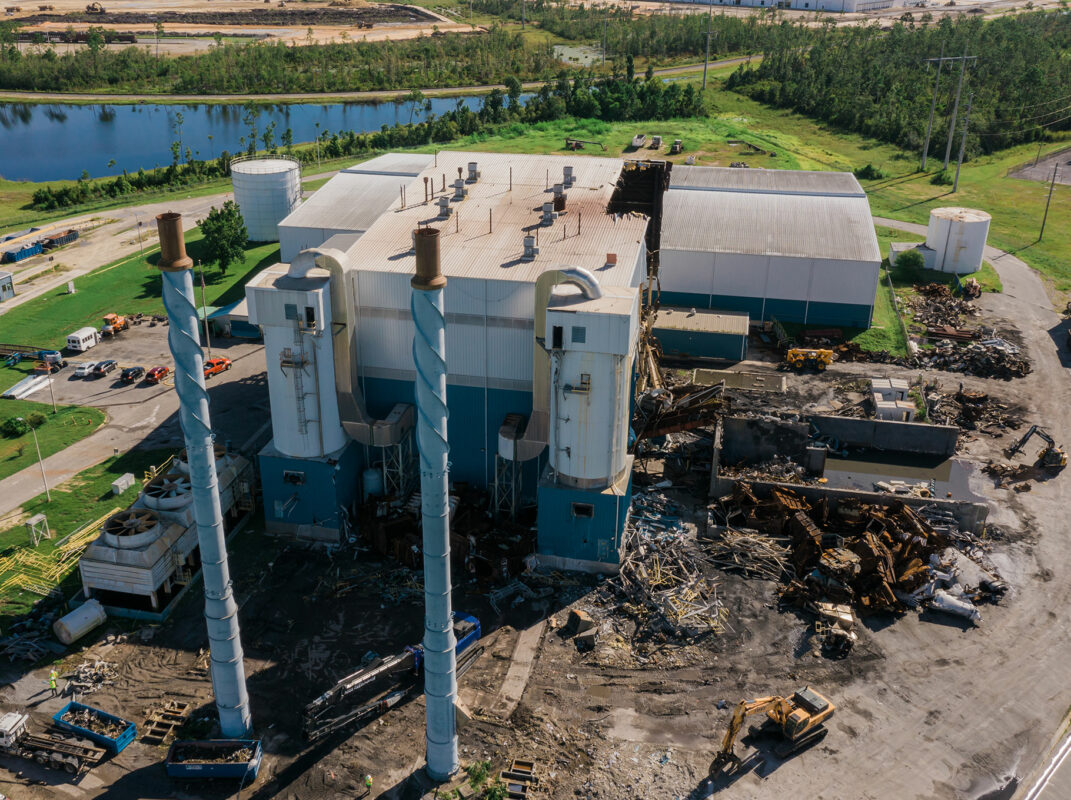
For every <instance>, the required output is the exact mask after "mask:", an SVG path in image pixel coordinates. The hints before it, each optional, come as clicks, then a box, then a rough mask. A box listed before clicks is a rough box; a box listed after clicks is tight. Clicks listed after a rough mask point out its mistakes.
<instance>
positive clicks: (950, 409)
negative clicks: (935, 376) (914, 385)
mask: <svg viewBox="0 0 1071 800" xmlns="http://www.w3.org/2000/svg"><path fill="white" fill-rule="evenodd" d="M926 406H927V409H928V410H927V415H928V416H929V419H930V420H931V421H932V422H933V423H934V424H936V425H955V426H957V427H959V428H962V429H964V430H968V431H978V432H979V433H984V434H985V435H986V436H992V437H999V436H1002V435H1003V434H1004V433H1005V432H1007V431H1009V430H1011V431H1014V430H1018V429H1019V428H1020V427H1021V426H1022V424H1023V418H1022V415H1021V414H1020V413H1019V412H1018V411H1016V410H1014V409H1012V408H1011V407H1009V406H1007V405H1005V404H1004V403H1000V402H998V401H996V400H994V399H993V398H992V397H990V396H989V395H988V394H985V393H984V392H972V391H968V390H964V388H963V384H960V387H959V390H958V391H956V393H955V394H944V393H942V392H941V391H940V390H939V389H938V388H937V387H934V388H933V389H930V390H928V391H927V393H926Z"/></svg>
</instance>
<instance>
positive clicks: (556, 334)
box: [550, 325, 564, 350]
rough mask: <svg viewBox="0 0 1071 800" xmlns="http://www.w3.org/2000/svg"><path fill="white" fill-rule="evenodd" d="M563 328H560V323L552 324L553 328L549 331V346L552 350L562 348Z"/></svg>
mask: <svg viewBox="0 0 1071 800" xmlns="http://www.w3.org/2000/svg"><path fill="white" fill-rule="evenodd" d="M563 330H564V329H563V328H562V326H561V325H555V326H554V330H553V331H552V332H551V333H552V335H551V341H550V346H551V348H553V349H554V350H561V349H562V344H563V342H562V339H563V338H564V333H563Z"/></svg>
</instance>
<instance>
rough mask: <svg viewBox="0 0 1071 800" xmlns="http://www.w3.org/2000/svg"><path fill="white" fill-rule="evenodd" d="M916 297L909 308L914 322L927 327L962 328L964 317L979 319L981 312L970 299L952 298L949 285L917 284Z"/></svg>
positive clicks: (911, 300) (909, 304) (909, 302)
mask: <svg viewBox="0 0 1071 800" xmlns="http://www.w3.org/2000/svg"><path fill="white" fill-rule="evenodd" d="M915 291H916V292H917V293H918V294H917V296H916V297H912V298H911V299H910V300H909V301H908V303H907V306H908V308H909V309H910V310H911V315H912V317H913V319H914V321H915V322H916V323H918V324H921V325H925V326H927V327H934V326H936V327H942V326H948V327H952V328H960V327H962V324H963V318H964V317H977V316H979V315H980V312H979V311H978V309H977V308H976V307H975V305H974V304H973V303H972V302H971V301H970V300H969V299H959V298H956V297H953V296H952V290H951V289H950V288H949V287H948V285H947V284H943V283H926V284H922V285H919V284H916V285H915Z"/></svg>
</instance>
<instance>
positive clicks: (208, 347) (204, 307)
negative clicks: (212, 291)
mask: <svg viewBox="0 0 1071 800" xmlns="http://www.w3.org/2000/svg"><path fill="white" fill-rule="evenodd" d="M197 270H198V272H200V273H201V315H202V316H203V317H204V320H205V349H206V350H207V351H208V357H209V358H212V340H211V339H209V338H208V302H207V301H206V300H205V268H204V267H203V266H201V259H197Z"/></svg>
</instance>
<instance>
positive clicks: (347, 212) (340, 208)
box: [279, 172, 423, 233]
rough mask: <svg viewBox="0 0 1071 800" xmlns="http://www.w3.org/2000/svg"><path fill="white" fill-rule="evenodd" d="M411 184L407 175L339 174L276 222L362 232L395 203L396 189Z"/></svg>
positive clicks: (282, 224) (302, 226) (289, 225)
mask: <svg viewBox="0 0 1071 800" xmlns="http://www.w3.org/2000/svg"><path fill="white" fill-rule="evenodd" d="M415 181H416V178H415V177H412V176H409V175H404V176H402V175H381V174H374V173H351V172H340V173H339V174H338V175H336V176H335V177H333V178H332V179H331V180H329V181H328V182H327V183H325V184H324V185H323V186H322V187H320V190H319V191H317V192H316V194H314V195H313V196H312V197H310V198H309V199H308V200H306V201H305V202H304V203H302V204H301V205H300V206H298V207H297V208H296V209H295V210H294V211H293V212H292V213H291V214H290V216H288V217H287V218H286V219H284V220H283V221H282V222H280V223H279V227H280V228H318V229H324V230H335V231H338V230H343V231H354V232H355V233H356V232H358V231H366V230H368V228H369V227H370V226H371V225H372V223H373V222H375V221H376V220H377V219H378V218H379V216H380V214H382V213H383V212H384V211H386V210H387V209H388V208H389V207H390V204H391V202H393V201H397V200H398V197H399V193H398V190H399V187H401V186H408V185H410V184H412V183H414V182H415ZM410 191H411V190H410ZM422 191H423V190H422Z"/></svg>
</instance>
